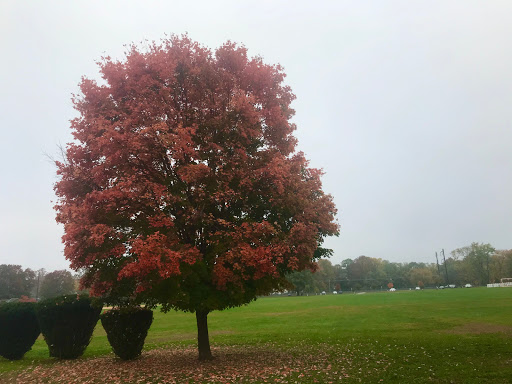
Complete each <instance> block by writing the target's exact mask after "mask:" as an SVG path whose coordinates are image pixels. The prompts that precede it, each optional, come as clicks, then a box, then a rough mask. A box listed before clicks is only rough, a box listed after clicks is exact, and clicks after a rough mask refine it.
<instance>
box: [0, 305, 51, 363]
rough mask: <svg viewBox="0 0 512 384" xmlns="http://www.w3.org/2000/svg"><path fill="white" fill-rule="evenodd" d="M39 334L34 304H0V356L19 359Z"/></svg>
mask: <svg viewBox="0 0 512 384" xmlns="http://www.w3.org/2000/svg"><path fill="white" fill-rule="evenodd" d="M40 333H41V331H40V330H39V323H38V322H37V316H36V311H35V303H3V304H0V356H3V357H5V358H6V359H9V360H19V359H21V358H22V357H23V355H24V354H25V353H27V352H28V351H30V349H31V348H32V346H33V345H34V343H35V341H36V339H37V337H38V336H39V334H40Z"/></svg>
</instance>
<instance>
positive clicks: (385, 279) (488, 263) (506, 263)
mask: <svg viewBox="0 0 512 384" xmlns="http://www.w3.org/2000/svg"><path fill="white" fill-rule="evenodd" d="M433 257H434V255H433ZM506 277H512V250H504V251H498V250H496V249H494V248H493V247H492V246H491V245H490V244H478V243H473V244H471V245H469V246H467V247H463V248H458V249H455V250H454V251H452V252H451V254H450V256H449V257H447V258H446V263H445V262H444V260H441V258H440V259H439V265H438V264H437V263H435V262H434V263H417V262H411V263H392V262H389V261H387V260H382V259H379V258H374V257H368V256H359V257H357V258H356V259H354V260H352V259H345V260H343V261H342V262H341V263H340V264H334V265H333V264H332V263H331V262H330V261H329V260H327V259H321V260H319V261H318V270H317V271H316V272H315V273H312V272H311V271H303V272H294V273H292V274H290V275H288V280H289V282H290V283H291V284H293V286H294V287H295V291H296V292H297V294H299V295H301V294H306V293H319V292H322V291H326V292H332V291H359V290H378V289H389V288H390V287H394V288H397V289H404V288H405V289H407V288H414V287H421V288H425V287H438V286H442V285H449V284H454V285H456V286H462V285H465V284H472V285H475V286H479V285H486V284H488V283H495V282H499V281H500V280H501V279H502V278H506Z"/></svg>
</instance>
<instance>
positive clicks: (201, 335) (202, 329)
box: [196, 311, 213, 361]
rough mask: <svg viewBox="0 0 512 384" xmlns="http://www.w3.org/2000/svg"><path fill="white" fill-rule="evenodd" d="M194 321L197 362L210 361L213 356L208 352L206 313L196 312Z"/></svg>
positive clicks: (208, 339) (208, 340)
mask: <svg viewBox="0 0 512 384" xmlns="http://www.w3.org/2000/svg"><path fill="white" fill-rule="evenodd" d="M196 321H197V348H198V350H199V360H200V361H204V360H212V359H213V356H212V352H211V350H210V338H209V337H208V311H196Z"/></svg>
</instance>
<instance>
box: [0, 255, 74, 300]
mask: <svg viewBox="0 0 512 384" xmlns="http://www.w3.org/2000/svg"><path fill="white" fill-rule="evenodd" d="M78 282H79V278H78V276H73V275H72V274H71V272H69V271H66V270H57V271H53V272H50V273H46V270H45V269H39V270H37V271H33V270H32V269H30V268H27V269H23V268H22V267H21V265H13V264H0V300H8V299H20V298H22V297H23V298H24V299H25V300H27V299H40V298H42V299H47V298H50V297H56V296H61V295H66V294H69V293H75V292H77V291H78ZM32 301H33V300H32Z"/></svg>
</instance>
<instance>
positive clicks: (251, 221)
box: [55, 36, 338, 356]
mask: <svg viewBox="0 0 512 384" xmlns="http://www.w3.org/2000/svg"><path fill="white" fill-rule="evenodd" d="M99 66H100V72H101V75H102V77H103V81H102V82H100V83H97V82H95V81H93V80H90V79H86V78H84V79H83V80H82V82H81V84H80V88H81V94H80V95H78V96H76V97H75V98H74V105H75V108H76V110H77V111H78V112H79V117H78V118H76V119H74V120H73V121H72V123H71V129H72V131H73V136H74V138H75V140H74V142H73V143H70V144H68V146H67V151H66V156H65V160H63V161H61V162H58V163H57V166H58V174H59V176H60V180H59V181H58V182H57V183H56V186H55V190H56V194H57V196H58V202H57V205H56V210H57V221H58V222H60V223H62V224H64V231H65V234H64V236H63V241H64V244H65V256H66V258H67V259H68V260H69V261H70V262H71V267H72V268H73V269H75V270H82V271H84V277H83V278H82V284H83V285H84V286H85V287H90V288H91V293H92V294H95V295H102V296H104V297H106V298H110V299H111V300H113V301H114V300H115V299H116V298H120V297H122V298H129V299H130V300H131V302H134V303H139V302H145V303H147V304H149V305H156V304H157V303H160V304H162V305H163V308H164V310H168V309H170V308H174V309H180V310H185V311H195V312H196V316H198V315H200V317H201V318H202V319H203V320H204V321H206V315H207V314H208V312H210V311H212V310H221V309H224V308H228V307H233V306H239V305H242V304H245V303H248V302H250V301H251V300H253V299H254V298H255V297H256V296H257V295H262V294H266V293H269V292H271V291H272V290H274V289H279V288H280V287H282V286H283V285H284V284H287V283H286V279H285V274H286V273H289V272H290V271H294V270H299V271H300V270H304V269H310V270H314V269H315V268H316V265H315V260H316V259H318V258H319V257H321V256H322V255H325V254H328V253H329V251H328V250H325V249H323V248H322V243H323V240H324V238H325V237H326V236H331V235H336V234H337V233H338V225H337V223H336V222H335V220H334V216H335V214H336V208H335V206H334V203H333V200H332V197H331V196H330V195H328V194H325V193H324V192H323V191H322V186H321V181H320V177H321V175H322V172H321V171H320V170H318V169H314V168H311V167H309V165H308V162H307V160H306V158H305V156H304V154H303V153H301V152H296V150H295V147H296V142H297V140H296V139H295V137H294V136H293V131H294V130H295V125H294V124H292V123H291V121H290V119H291V118H292V116H293V114H294V111H293V109H292V108H291V107H290V103H291V102H292V101H293V100H294V98H295V96H294V95H293V93H292V92H291V90H290V88H289V87H288V86H286V85H284V84H283V81H284V78H285V74H284V72H283V69H282V68H281V67H280V66H279V65H267V64H265V63H263V61H262V59H261V58H252V59H251V58H248V56H247V50H246V49H245V48H244V47H242V46H237V45H236V44H234V43H231V42H228V43H226V44H224V45H222V46H221V47H220V48H218V49H217V50H216V51H215V53H213V52H212V51H210V50H209V49H207V48H205V47H203V46H201V45H199V44H198V43H196V42H193V41H191V40H190V39H189V38H188V37H187V36H183V37H176V36H174V37H171V38H169V39H166V40H163V41H162V42H160V43H153V44H151V45H150V46H149V47H148V48H146V49H144V50H142V49H140V48H138V47H137V46H135V45H133V46H131V47H130V48H129V51H128V52H127V54H126V58H125V59H124V60H122V61H116V60H113V59H111V58H110V57H104V58H103V59H102V61H101V62H100V64H99ZM199 320H200V319H199V317H198V326H199ZM200 344H201V342H200ZM200 354H201V348H200ZM207 355H208V354H206V355H205V356H207Z"/></svg>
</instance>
